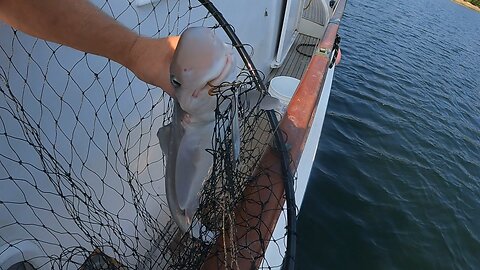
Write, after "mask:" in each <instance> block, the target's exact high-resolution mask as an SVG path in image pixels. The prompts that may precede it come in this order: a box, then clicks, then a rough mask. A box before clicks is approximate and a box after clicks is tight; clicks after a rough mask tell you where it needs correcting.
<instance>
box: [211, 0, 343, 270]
mask: <svg viewBox="0 0 480 270" xmlns="http://www.w3.org/2000/svg"><path fill="white" fill-rule="evenodd" d="M345 4H346V0H339V1H338V3H337V6H336V8H335V11H334V14H333V17H332V18H331V20H330V23H329V24H328V26H327V29H326V30H325V34H324V36H323V38H322V39H321V41H320V42H319V43H318V44H317V47H316V49H315V52H314V55H313V56H312V58H311V60H310V63H309V65H308V67H307V69H306V71H305V73H304V74H303V77H302V80H301V81H300V84H299V86H298V88H297V90H296V92H295V95H294V96H293V98H292V99H291V101H290V104H289V105H288V108H287V111H286V113H285V116H284V117H283V118H282V120H281V121H280V129H281V130H282V131H283V133H284V134H286V139H287V141H286V143H287V144H288V145H289V148H290V152H289V155H290V158H291V163H290V166H291V167H290V169H291V171H292V173H294V172H296V170H297V164H298V162H299V160H300V157H301V156H302V153H303V149H304V146H305V142H306V140H307V137H308V133H309V131H310V127H311V125H312V123H313V118H314V115H315V110H316V108H317V105H318V101H319V99H320V96H321V94H322V89H323V84H324V82H325V76H326V74H327V71H328V65H329V62H330V52H331V51H332V47H333V45H334V42H335V37H336V35H337V32H338V27H339V22H340V19H341V17H342V16H343V11H344V9H345ZM325 52H326V53H325ZM280 162H281V160H280V156H279V154H278V153H277V151H276V150H275V149H273V148H270V149H268V150H267V151H266V153H265V154H264V156H263V157H262V159H261V160H260V163H259V167H258V169H257V171H256V176H257V177H256V181H254V182H252V183H250V184H249V185H248V186H247V188H246V189H245V191H244V196H245V199H244V200H243V201H242V202H241V203H240V204H239V205H238V206H237V209H236V211H235V222H236V226H235V233H234V235H235V238H236V239H235V240H234V245H235V246H234V247H232V243H230V241H231V240H226V239H224V237H219V239H217V242H216V244H215V245H214V247H213V248H212V250H211V252H210V255H209V256H208V257H207V259H206V261H205V263H204V264H203V266H202V269H204V270H214V269H257V268H258V267H259V265H260V263H261V261H262V259H263V255H264V253H265V250H266V249H267V245H268V242H269V241H268V240H269V239H270V238H271V236H272V233H273V230H274V229H275V225H276V223H277V220H278V218H279V216H280V213H281V209H282V208H283V206H284V202H285V198H284V186H283V178H282V177H283V176H282V170H281V166H280ZM227 233H228V232H227ZM225 236H228V235H225ZM225 250H227V252H226V253H225ZM233 250H236V251H237V253H236V254H235V261H233V260H232V259H233V258H229V257H228V254H231V252H232V251H233Z"/></svg>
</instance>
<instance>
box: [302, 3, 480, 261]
mask: <svg viewBox="0 0 480 270" xmlns="http://www.w3.org/2000/svg"><path fill="white" fill-rule="evenodd" d="M479 32H480V14H478V13H476V12H473V11H471V10H468V9H466V8H464V7H462V6H459V5H456V4H455V3H453V2H451V1H449V0H422V1H417V0H399V1H391V2H388V4H386V2H384V1H361V0H349V2H348V5H347V10H346V14H345V17H344V21H343V23H342V27H341V35H342V51H343V60H342V61H343V62H342V64H341V65H340V66H339V67H338V68H337V70H336V75H335V76H336V77H335V81H334V84H333V88H332V94H331V98H330V103H329V108H328V111H327V116H326V120H325V123H324V128H323V134H322V138H321V142H320V145H319V150H318V153H317V158H316V161H315V164H314V167H313V170H312V176H311V179H310V182H309V186H308V190H307V194H306V197H305V199H304V205H303V206H302V210H301V212H300V223H299V230H300V232H299V248H300V251H299V255H298V257H299V259H298V260H297V261H298V262H299V266H298V267H299V268H298V269H359V268H360V269H476V268H478V267H479V266H480V256H478V255H479V253H478V252H479V250H480V226H478V225H479V224H480V215H478V211H479V209H480V179H479V176H480V69H478V63H480V49H479V48H480V39H479V38H478V37H479V36H478V33H479Z"/></svg>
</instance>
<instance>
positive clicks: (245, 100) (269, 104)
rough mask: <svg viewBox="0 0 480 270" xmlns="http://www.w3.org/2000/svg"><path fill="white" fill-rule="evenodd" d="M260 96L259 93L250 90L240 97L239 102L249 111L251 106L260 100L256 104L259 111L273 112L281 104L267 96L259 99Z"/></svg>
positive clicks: (276, 99)
mask: <svg viewBox="0 0 480 270" xmlns="http://www.w3.org/2000/svg"><path fill="white" fill-rule="evenodd" d="M261 96H262V94H261V93H260V92H259V91H256V90H251V91H248V92H246V93H243V94H241V95H240V100H241V102H242V104H246V105H247V108H248V109H249V110H252V109H254V108H252V106H254V105H256V104H257V103H258V101H259V100H260V99H261V101H260V103H259V104H258V108H259V109H261V110H266V111H268V110H273V109H276V108H278V107H279V106H280V105H281V103H280V100H279V99H278V98H274V97H272V96H269V95H265V96H263V97H261Z"/></svg>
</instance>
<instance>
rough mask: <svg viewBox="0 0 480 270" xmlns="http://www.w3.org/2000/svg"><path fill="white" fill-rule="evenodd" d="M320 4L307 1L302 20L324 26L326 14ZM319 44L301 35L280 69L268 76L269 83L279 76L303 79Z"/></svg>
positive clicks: (274, 70) (312, 0)
mask: <svg viewBox="0 0 480 270" xmlns="http://www.w3.org/2000/svg"><path fill="white" fill-rule="evenodd" d="M320 2H321V1H316V0H307V1H305V6H304V8H303V14H302V18H303V19H307V20H309V21H312V22H315V23H318V24H320V25H322V24H323V23H322V22H323V21H325V16H326V14H324V13H323V12H321V8H320V5H321V3H320ZM317 42H318V39H317V38H314V37H311V36H307V35H304V34H300V33H299V34H298V35H297V37H296V38H295V41H294V43H293V45H292V46H291V47H290V50H289V51H288V54H287V56H286V58H285V60H284V62H283V63H282V65H281V66H280V67H278V68H274V69H272V71H271V72H270V74H269V75H268V76H267V81H268V82H269V81H270V80H271V79H272V78H274V77H277V76H290V77H294V78H297V79H301V77H302V75H303V73H304V71H305V69H306V68H307V65H308V63H309V62H310V58H311V56H312V54H313V51H314V49H315V45H316V44H317Z"/></svg>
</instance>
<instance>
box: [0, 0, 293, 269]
mask: <svg viewBox="0 0 480 270" xmlns="http://www.w3.org/2000/svg"><path fill="white" fill-rule="evenodd" d="M93 2H94V3H95V4H96V5H97V6H98V7H100V8H101V9H102V10H103V11H104V12H105V13H107V14H108V15H110V16H112V17H113V18H115V19H116V20H118V21H120V22H121V23H122V24H124V25H126V26H127V27H129V28H131V29H132V30H134V31H136V32H137V33H140V34H142V35H145V36H151V37H163V36H168V35H177V34H180V33H182V32H183V31H184V30H185V29H186V28H188V27H191V26H206V27H211V28H214V29H216V30H215V31H216V33H218V34H219V35H221V36H223V37H226V36H227V35H226V34H225V33H224V32H223V30H222V29H221V28H219V23H218V21H217V20H216V19H215V18H214V17H213V16H212V14H210V13H209V12H208V11H207V9H205V8H204V7H203V6H202V5H201V4H199V3H198V2H196V1H189V0H162V1H159V2H156V1H154V3H153V4H149V5H146V6H140V7H137V6H136V4H135V3H136V2H135V1H132V0H123V1H120V0H115V1H112V0H97V1H93ZM225 40H228V39H226V38H225ZM237 66H238V67H237V73H238V74H239V75H238V76H237V79H236V81H235V83H234V84H233V86H231V87H230V88H229V89H228V90H229V91H224V92H220V93H219V94H218V100H217V101H218V103H219V104H222V103H223V104H226V105H223V107H224V108H227V112H230V111H232V110H233V109H235V110H236V111H237V113H238V115H239V119H240V134H241V151H240V158H239V159H238V160H236V159H235V158H234V156H233V155H232V140H231V139H230V138H231V136H232V135H231V134H232V126H231V114H229V113H225V111H223V112H220V111H217V113H216V120H215V129H214V134H212V147H211V149H207V150H206V151H208V152H209V153H210V154H211V155H212V157H213V164H212V167H211V169H210V175H209V179H208V181H206V182H205V184H204V185H203V189H202V193H201V196H200V197H201V199H200V207H199V209H198V210H197V212H196V214H195V218H194V221H193V223H195V222H200V223H201V224H202V228H203V229H202V231H203V232H208V233H209V234H212V233H213V235H214V238H216V237H218V236H224V237H226V236H227V237H226V239H227V240H226V241H228V239H229V238H228V237H231V238H232V239H233V238H234V234H235V230H234V229H232V228H233V227H234V225H235V214H234V213H235V211H234V210H235V206H236V205H237V204H238V202H240V201H241V200H242V198H243V197H242V196H243V190H244V188H245V186H246V185H247V184H248V183H249V182H250V181H251V180H252V175H254V171H255V169H256V165H257V163H258V162H259V160H260V158H261V156H262V154H263V153H264V151H265V150H266V149H267V148H268V147H269V145H270V144H271V141H272V138H273V134H274V128H272V124H271V121H270V120H271V119H270V118H269V115H268V114H267V113H266V112H265V111H263V110H259V109H257V108H256V105H258V103H259V102H261V100H258V101H257V103H254V104H247V103H242V102H240V103H239V104H238V106H234V105H235V104H236V102H237V101H236V100H237V97H236V96H235V95H236V94H235V93H237V94H238V93H246V92H248V91H258V90H259V89H258V85H257V84H256V81H255V80H258V77H255V76H252V75H251V73H249V72H248V67H245V66H243V63H242V64H240V63H238V62H237ZM241 95H242V94H240V100H241ZM173 106H174V102H173V100H171V99H170V98H169V97H168V95H166V94H164V93H163V91H161V90H160V89H158V88H155V87H153V86H151V85H148V84H146V83H144V82H142V81H140V80H139V79H138V78H136V77H135V76H134V75H133V74H132V73H131V72H130V71H129V70H127V69H126V68H125V67H123V66H121V65H119V64H117V63H115V62H113V61H111V60H108V59H106V58H103V57H99V56H96V55H91V54H86V53H83V52H79V51H76V50H73V49H71V48H68V47H66V46H62V45H58V44H55V43H50V42H46V41H44V40H40V39H36V38H32V37H30V36H28V35H26V34H23V33H22V32H20V31H16V30H15V29H13V28H11V27H9V26H7V25H5V24H3V23H1V22H0V269H1V270H7V269H8V270H10V269H13V268H11V267H10V266H12V267H17V266H20V265H21V267H23V268H19V269H32V268H31V267H33V269H198V268H199V267H200V266H201V265H202V263H203V261H204V260H205V258H206V257H207V255H208V254H209V252H210V251H211V249H212V246H213V245H214V244H215V241H205V240H201V239H197V238H195V237H192V235H191V234H190V233H188V232H187V233H181V232H180V230H179V229H178V227H177V226H176V224H175V222H174V221H173V220H172V219H171V216H170V210H169V207H168V204H167V199H166V195H165V167H166V158H165V155H164V154H163V153H162V151H161V147H160V145H159V140H158V138H157V136H156V134H157V131H158V130H159V128H161V127H163V126H165V125H167V124H169V123H170V122H171V121H172V114H173ZM257 173H258V172H257ZM277 199H278V200H280V199H279V198H277ZM279 207H282V206H279ZM280 218H285V216H282V217H280ZM226 232H228V235H225V234H226ZM274 237H275V238H274V239H273V241H272V243H271V245H274V246H277V247H278V253H279V256H280V260H279V261H275V262H273V261H264V262H263V266H264V267H265V268H270V267H274V266H275V267H277V268H278V269H280V267H281V258H282V256H284V252H285V251H284V250H285V245H286V239H285V234H282V235H280V236H278V235H276V236H274ZM232 246H233V247H234V248H232V249H230V250H229V254H228V255H226V256H228V257H229V258H230V259H229V261H233V263H231V264H229V265H227V268H232V269H236V267H235V263H234V261H235V258H236V256H244V255H241V254H246V253H245V252H240V249H246V250H248V245H246V246H245V245H242V246H238V245H232ZM239 254H240V255H239ZM249 256H252V258H251V259H252V260H254V259H256V257H255V258H254V256H261V255H258V254H255V255H251V254H250V255H249ZM22 261H28V263H25V264H22V263H21V262H22Z"/></svg>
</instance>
